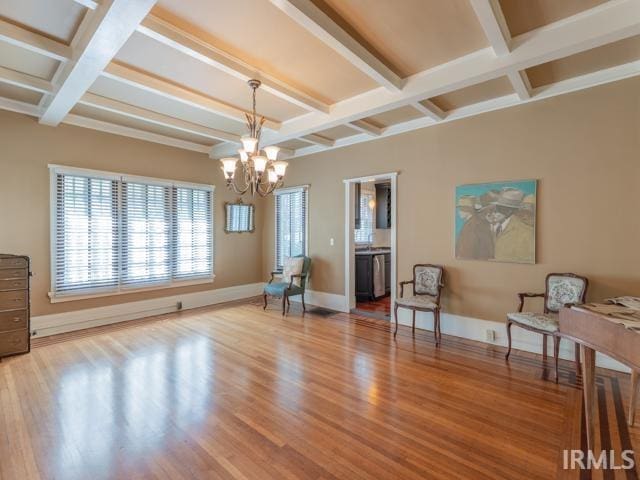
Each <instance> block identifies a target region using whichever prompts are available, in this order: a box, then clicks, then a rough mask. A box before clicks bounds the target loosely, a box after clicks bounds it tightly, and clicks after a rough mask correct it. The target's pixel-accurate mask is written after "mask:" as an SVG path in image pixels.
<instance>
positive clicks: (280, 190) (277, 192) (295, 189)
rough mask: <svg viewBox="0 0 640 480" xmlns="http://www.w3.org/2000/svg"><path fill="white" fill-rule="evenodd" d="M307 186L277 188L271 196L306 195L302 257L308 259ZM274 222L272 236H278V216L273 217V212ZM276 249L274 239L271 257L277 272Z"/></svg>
mask: <svg viewBox="0 0 640 480" xmlns="http://www.w3.org/2000/svg"><path fill="white" fill-rule="evenodd" d="M309 187H310V185H309V184H305V185H298V186H296V187H286V188H277V189H275V190H274V191H273V195H274V196H275V195H282V194H283V193H292V192H299V191H304V192H305V193H306V195H307V202H306V205H307V208H305V210H304V256H305V257H308V256H309V204H310V199H309ZM273 208H274V210H275V208H276V205H275V202H274V204H273ZM274 219H275V220H274V222H273V226H274V229H273V231H274V235H278V216H277V215H275V211H274ZM276 248H278V239H277V238H275V247H274V252H273V253H274V255H273V257H274V258H273V263H274V267H273V270H274V271H275V270H278V265H276V264H277V263H278V253H277V252H276V251H275V249H276Z"/></svg>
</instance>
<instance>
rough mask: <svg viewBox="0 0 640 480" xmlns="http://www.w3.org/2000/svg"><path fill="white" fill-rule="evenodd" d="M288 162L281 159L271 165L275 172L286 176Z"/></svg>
mask: <svg viewBox="0 0 640 480" xmlns="http://www.w3.org/2000/svg"><path fill="white" fill-rule="evenodd" d="M287 165H289V164H288V163H287V162H284V161H282V160H279V161H277V162H273V163H272V164H271V166H272V167H273V170H274V172H275V173H276V175H277V176H278V177H280V178H282V177H284V174H285V172H286V171H287Z"/></svg>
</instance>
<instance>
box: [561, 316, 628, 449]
mask: <svg viewBox="0 0 640 480" xmlns="http://www.w3.org/2000/svg"><path fill="white" fill-rule="evenodd" d="M558 335H561V336H562V337H563V338H568V339H570V340H573V341H574V342H576V344H580V345H582V384H583V392H584V405H585V421H586V427H587V444H588V448H589V449H592V448H593V438H594V426H595V421H594V420H595V415H596V402H597V396H596V384H595V367H596V351H598V352H602V353H604V354H605V355H608V356H609V357H611V358H613V359H615V360H617V361H619V362H620V363H623V364H625V365H627V366H628V367H629V368H631V371H632V375H631V402H630V406H629V419H628V422H629V425H633V421H634V415H635V406H636V403H637V396H638V377H639V372H640V332H637V331H634V330H631V329H628V328H625V326H624V325H622V324H620V323H618V322H616V321H615V319H612V318H610V317H607V316H605V315H602V314H599V313H595V312H593V311H590V310H588V309H587V308H584V307H580V306H572V307H571V308H563V309H562V310H561V312H560V329H559V331H558Z"/></svg>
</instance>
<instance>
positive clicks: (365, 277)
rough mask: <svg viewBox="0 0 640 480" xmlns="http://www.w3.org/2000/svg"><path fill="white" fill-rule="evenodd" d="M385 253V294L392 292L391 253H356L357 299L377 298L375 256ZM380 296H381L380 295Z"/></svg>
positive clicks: (365, 300) (362, 300)
mask: <svg viewBox="0 0 640 480" xmlns="http://www.w3.org/2000/svg"><path fill="white" fill-rule="evenodd" d="M376 255H384V285H385V296H386V295H389V294H390V293H391V253H390V252H384V251H375V250H374V251H371V252H367V253H364V252H357V253H356V299H357V300H358V301H360V302H368V301H370V300H375V299H376V297H375V295H374V293H373V273H374V266H373V257H375V256H376ZM378 298H380V297H378Z"/></svg>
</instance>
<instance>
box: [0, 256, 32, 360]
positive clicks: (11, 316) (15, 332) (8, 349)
mask: <svg viewBox="0 0 640 480" xmlns="http://www.w3.org/2000/svg"><path fill="white" fill-rule="evenodd" d="M29 272H30V262H29V257H25V256H20V255H5V254H0V357H6V356H9V355H16V354H18V353H27V352H29V350H30V348H31V342H30V338H31V337H30V334H29V332H30V312H29V276H30V273H29Z"/></svg>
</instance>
